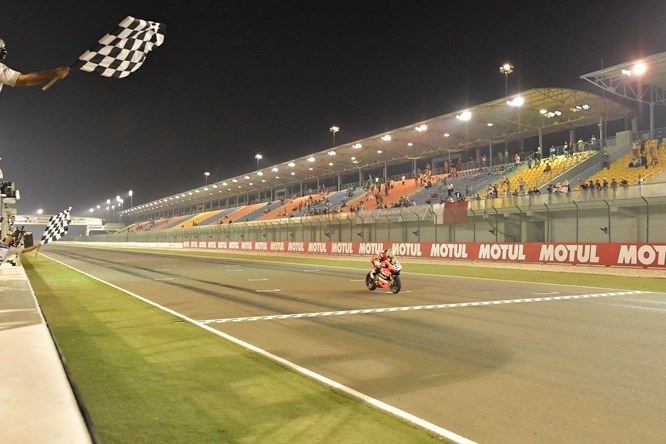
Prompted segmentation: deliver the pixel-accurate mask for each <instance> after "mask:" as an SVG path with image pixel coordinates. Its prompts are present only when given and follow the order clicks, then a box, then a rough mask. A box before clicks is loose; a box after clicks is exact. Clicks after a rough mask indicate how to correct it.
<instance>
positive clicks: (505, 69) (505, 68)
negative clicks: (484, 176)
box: [491, 62, 513, 163]
mask: <svg viewBox="0 0 666 444" xmlns="http://www.w3.org/2000/svg"><path fill="white" fill-rule="evenodd" d="M499 71H500V73H502V74H504V97H508V96H509V74H511V73H512V72H513V65H512V64H511V63H509V62H507V63H505V64H504V65H502V66H500V69H499ZM508 152H509V142H508V141H505V142H504V155H505V156H506V155H507V153H508ZM491 162H492V160H491ZM504 163H509V159H504Z"/></svg>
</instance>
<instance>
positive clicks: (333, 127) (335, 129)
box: [329, 126, 340, 147]
mask: <svg viewBox="0 0 666 444" xmlns="http://www.w3.org/2000/svg"><path fill="white" fill-rule="evenodd" d="M329 131H330V132H332V133H333V146H334V147H335V133H337V132H338V131H340V127H337V126H332V127H331V128H329Z"/></svg>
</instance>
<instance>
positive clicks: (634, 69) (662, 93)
mask: <svg viewBox="0 0 666 444" xmlns="http://www.w3.org/2000/svg"><path fill="white" fill-rule="evenodd" d="M580 78H581V79H584V80H587V81H588V82H590V83H593V84H594V85H596V86H598V87H600V88H602V89H604V90H606V91H608V92H611V93H613V94H616V95H618V96H621V97H624V98H626V99H630V100H634V101H637V102H642V103H653V104H658V105H666V52H662V53H660V54H655V55H651V56H649V57H645V58H642V59H638V60H633V61H631V62H625V63H621V64H619V65H615V66H611V67H610V68H604V69H601V70H599V71H595V72H591V73H589V74H584V75H582V76H581V77H580Z"/></svg>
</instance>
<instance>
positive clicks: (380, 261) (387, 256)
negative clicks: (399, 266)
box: [370, 249, 395, 280]
mask: <svg viewBox="0 0 666 444" xmlns="http://www.w3.org/2000/svg"><path fill="white" fill-rule="evenodd" d="M393 261H395V254H393V250H391V249H388V250H384V251H380V252H379V254H378V255H377V256H374V257H373V258H372V259H370V263H371V264H372V265H373V266H374V267H375V268H374V269H373V270H372V273H370V277H371V278H372V279H374V278H375V275H376V274H377V272H378V271H380V270H381V272H380V274H379V276H380V277H381V278H382V279H384V280H386V279H388V276H387V275H386V274H385V273H384V272H383V269H384V268H386V267H387V266H388V265H389V264H391V263H392V262H393Z"/></svg>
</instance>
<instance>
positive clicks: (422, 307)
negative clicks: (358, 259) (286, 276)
mask: <svg viewBox="0 0 666 444" xmlns="http://www.w3.org/2000/svg"><path fill="white" fill-rule="evenodd" d="M650 293H652V292H650V291H618V292H612V293H594V294H577V295H571V296H551V297H546V298H529V299H505V300H499V301H479V302H461V303H457V304H433V305H412V306H407V307H385V308H367V309H360V310H341V311H323V312H318V313H295V314H281V315H271V316H250V317H245V318H227V319H208V320H201V321H199V322H201V323H202V324H224V323H227V322H248V321H272V320H276V319H298V318H318V317H324V316H347V315H357V314H374V313H391V312H402V311H416V310H443V309H449V308H464V307H484V306H488V305H507V304H524V303H528V302H552V301H564V300H572V299H591V298H605V297H612V296H628V295H637V294H650Z"/></svg>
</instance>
